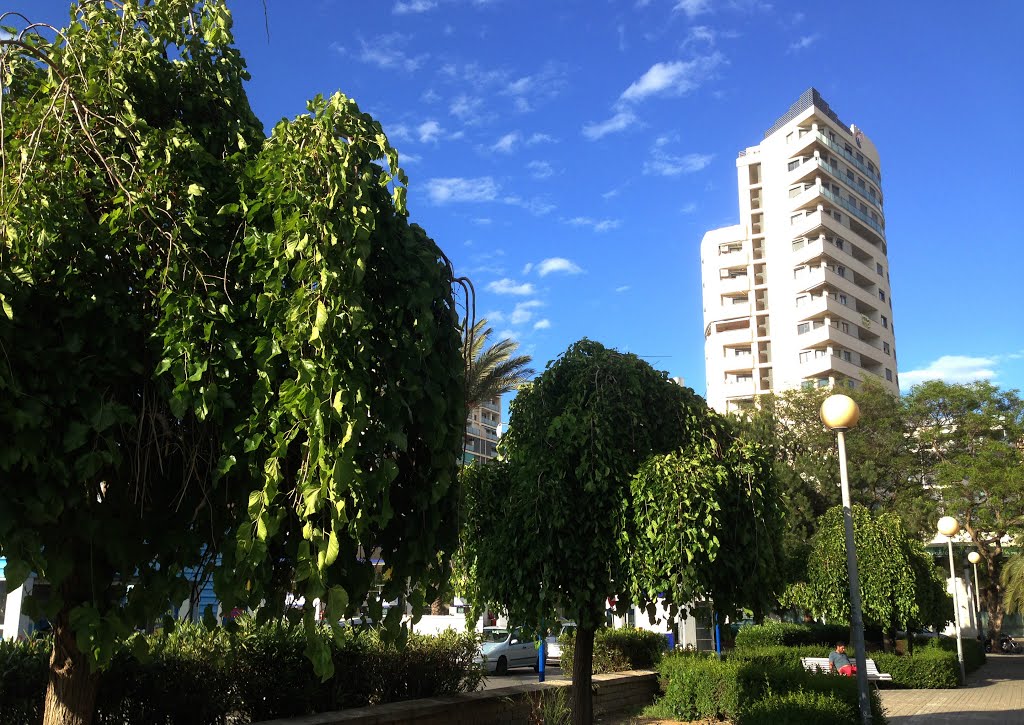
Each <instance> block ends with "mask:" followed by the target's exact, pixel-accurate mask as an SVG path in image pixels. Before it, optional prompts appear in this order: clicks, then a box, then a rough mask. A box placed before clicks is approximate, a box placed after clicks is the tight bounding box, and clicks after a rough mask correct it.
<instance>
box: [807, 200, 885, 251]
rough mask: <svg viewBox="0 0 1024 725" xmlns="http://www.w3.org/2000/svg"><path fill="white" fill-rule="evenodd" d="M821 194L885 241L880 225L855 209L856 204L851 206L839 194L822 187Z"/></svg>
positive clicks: (883, 231) (850, 203)
mask: <svg viewBox="0 0 1024 725" xmlns="http://www.w3.org/2000/svg"><path fill="white" fill-rule="evenodd" d="M821 193H822V194H824V196H825V198H826V199H828V200H829V201H832V202H834V203H836V204H838V205H839V206H841V207H843V208H844V209H846V211H848V212H850V213H851V214H853V215H854V216H855V217H857V218H858V219H859V220H860V221H862V222H864V223H865V224H867V225H868V226H869V227H871V228H872V229H874V230H875V231H876V232H878V235H879V236H880V237H882V239H885V230H884V229H883V228H882V225H881V224H879V223H878V222H876V221H875V220H874V219H872V218H871V217H869V216H868V215H867V214H865V213H864V212H862V211H861V210H860V209H859V208H858V207H857V205H856V204H853V203H852V202H850V201H847V200H846V199H844V198H843V197H841V196H840V195H839V194H834V193H832V191H831V190H830V189H826V188H824V187H822V189H821Z"/></svg>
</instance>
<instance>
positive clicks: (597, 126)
mask: <svg viewBox="0 0 1024 725" xmlns="http://www.w3.org/2000/svg"><path fill="white" fill-rule="evenodd" d="M636 120H637V119H636V116H635V115H634V114H633V113H632V112H631V111H619V112H618V113H616V114H615V115H614V116H612V117H611V118H609V119H608V120H606V121H600V122H598V123H588V124H587V125H586V126H584V127H583V135H584V136H586V137H587V138H588V139H590V140H591V141H596V140H597V139H599V138H602V137H604V136H607V135H608V134H610V133H618V132H619V131H625V130H626V129H627V128H629V127H630V126H632V125H633V124H634V123H636Z"/></svg>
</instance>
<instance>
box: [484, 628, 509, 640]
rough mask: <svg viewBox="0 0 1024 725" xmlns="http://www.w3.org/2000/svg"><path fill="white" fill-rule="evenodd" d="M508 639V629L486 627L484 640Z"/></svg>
mask: <svg viewBox="0 0 1024 725" xmlns="http://www.w3.org/2000/svg"><path fill="white" fill-rule="evenodd" d="M506 639H508V630H507V629H485V630H484V642H504V641H505V640H506Z"/></svg>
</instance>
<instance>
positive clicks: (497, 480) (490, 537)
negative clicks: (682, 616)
mask: <svg viewBox="0 0 1024 725" xmlns="http://www.w3.org/2000/svg"><path fill="white" fill-rule="evenodd" d="M720 441H721V442H720ZM501 445H502V450H503V452H504V459H503V460H501V461H498V462H497V463H494V464H491V465H488V466H482V467H472V468H470V469H467V472H466V489H467V490H466V495H467V501H468V507H467V509H468V513H467V524H468V531H467V533H466V535H465V536H464V544H465V546H466V552H465V553H466V557H465V568H466V569H467V570H469V571H472V572H475V583H474V585H473V589H472V594H473V595H474V597H473V601H474V604H475V606H477V607H479V606H480V604H481V603H482V602H483V601H491V602H501V603H503V604H504V605H506V606H507V608H508V612H509V617H510V619H512V620H513V621H514V622H516V623H517V624H521V625H524V626H526V627H532V628H535V629H537V630H541V629H543V628H545V626H547V625H548V624H550V623H551V621H552V620H553V618H554V614H555V613H556V612H558V611H561V612H562V613H564V614H565V615H566V616H568V617H572V618H574V619H575V620H576V622H577V623H578V625H579V626H578V629H577V634H576V647H575V650H574V658H573V683H574V688H573V692H574V695H573V697H574V703H573V705H574V707H573V711H574V716H575V719H576V722H577V723H589V722H590V721H591V719H592V699H591V691H590V682H591V666H592V656H593V644H594V632H595V630H596V629H597V628H598V627H599V626H601V625H602V624H603V622H604V611H605V600H606V598H607V597H608V596H609V595H612V594H618V595H620V606H625V605H627V604H628V603H629V594H630V593H632V594H633V595H635V596H636V597H637V598H638V601H637V603H638V604H639V605H641V606H646V605H648V604H650V603H651V602H652V599H653V596H656V593H655V594H654V595H653V596H652V595H651V592H653V591H654V587H653V586H651V584H652V583H653V582H654V581H655V579H656V578H657V577H658V576H660V575H661V574H660V573H659V572H660V570H659V571H652V570H651V569H649V568H646V567H643V566H640V567H638V568H637V569H634V564H633V563H631V561H630V557H631V556H633V555H634V554H637V553H639V556H641V557H643V559H644V561H645V562H648V563H650V564H652V565H653V564H656V563H657V562H656V559H657V556H656V553H657V552H656V549H658V550H660V549H665V548H669V549H673V551H675V552H677V553H678V551H679V550H678V549H675V548H673V546H672V545H670V544H668V543H666V542H667V538H666V539H661V538H659V537H660V536H661V533H660V532H659V530H658V529H657V527H658V522H657V520H656V517H655V516H654V514H653V513H651V515H650V516H647V515H645V514H641V515H637V514H638V512H637V505H638V503H637V501H636V500H635V499H634V495H636V494H635V493H634V492H637V493H640V492H642V496H643V497H644V498H643V499H642V502H641V503H639V506H641V507H646V508H647V509H649V508H650V505H649V504H648V501H649V500H657V499H658V498H659V497H658V496H657V495H655V494H653V493H652V491H653V490H654V489H655V488H656V487H657V486H659V485H660V486H661V487H662V488H661V489H660V490H661V491H662V492H663V493H664V494H666V495H668V494H669V492H670V491H673V488H674V486H675V485H677V484H678V485H683V486H685V485H689V486H691V488H692V490H695V491H703V490H704V487H707V486H713V487H714V490H716V491H719V492H720V491H721V489H722V488H725V489H728V488H729V486H728V485H724V486H719V485H715V484H712V483H711V482H710V481H708V478H707V476H704V475H696V474H695V475H694V476H693V477H692V478H691V479H690V480H689V481H681V480H679V479H677V478H673V471H675V470H679V469H682V468H683V467H686V466H689V467H690V470H693V467H694V466H695V465H696V464H695V463H693V461H692V460H691V459H696V460H704V461H706V462H708V463H713V464H715V465H720V466H721V467H722V468H721V470H723V471H724V470H726V467H727V464H728V461H727V459H726V457H725V456H723V453H722V451H725V450H727V449H728V446H729V436H728V432H727V428H726V425H725V421H724V420H722V419H721V418H719V417H718V416H717V415H715V414H714V413H713V412H711V411H710V410H708V408H707V406H706V405H705V403H704V401H703V400H701V399H700V398H699V397H698V396H697V395H696V394H694V392H693V391H692V390H690V389H688V388H684V387H681V386H679V385H676V384H675V383H673V382H672V381H671V380H669V378H668V376H667V375H666V374H665V373H659V372H656V371H655V370H654V369H653V368H651V367H650V365H648V364H647V363H645V362H644V361H642V360H640V359H639V358H638V357H636V356H635V355H629V354H623V353H619V352H616V351H614V350H609V349H607V348H605V347H603V346H602V345H600V344H598V343H596V342H592V341H589V340H582V341H580V342H578V343H575V344H574V345H572V346H571V347H570V348H569V349H568V350H567V351H566V352H565V353H563V354H562V355H561V357H559V358H558V359H557V360H555V361H554V362H552V363H549V364H548V366H547V368H546V369H545V371H544V372H543V373H542V374H541V375H540V376H538V377H537V378H536V379H535V380H534V382H533V383H532V384H531V385H530V386H528V387H527V388H525V389H524V390H522V391H521V392H520V393H519V395H518V396H517V397H516V399H515V400H514V401H513V403H512V413H511V421H510V425H509V432H508V433H507V434H506V435H505V437H504V438H503V439H502V444H501ZM672 451H678V452H679V453H678V455H679V456H680V458H678V459H675V462H674V463H672V462H670V463H666V462H664V461H662V462H653V463H651V464H649V465H650V466H652V468H650V469H647V470H646V472H645V473H644V474H643V475H641V476H640V477H638V478H637V479H634V476H635V474H636V473H637V471H638V470H640V468H641V464H642V463H643V462H644V461H645V460H646V459H647V458H649V457H650V456H652V455H661V454H668V453H670V452H672ZM702 456H703V457H704V458H701V457H702ZM743 458H744V456H743V455H738V457H737V459H736V460H737V462H740V461H742V460H743ZM677 463H678V465H677ZM736 480H737V481H743V480H745V479H743V478H742V477H738V478H737V479H736ZM631 482H633V483H631ZM657 482H660V484H659V483H657ZM685 490H686V489H684V493H680V494H679V496H680V501H681V500H682V496H684V495H685ZM659 505H660V503H659ZM688 505H689V506H692V511H695V512H697V513H696V515H690V513H691V509H687V511H685V512H683V514H682V515H681V516H680V517H679V518H678V519H677V520H676V522H675V523H677V524H678V526H679V527H681V528H682V529H684V530H685V531H686V534H687V538H686V540H685V544H684V549H686V552H688V553H690V554H692V555H693V556H694V557H695V558H697V559H699V560H700V561H702V562H707V561H710V560H711V559H712V558H713V555H714V553H715V552H716V551H717V549H716V547H717V541H715V531H717V529H713V530H712V531H710V532H707V531H704V530H702V528H701V527H702V526H705V525H708V524H709V523H710V522H708V521H706V520H705V519H706V518H707V516H708V515H709V514H710V513H711V510H712V508H713V505H714V504H712V505H709V504H708V503H707V502H706V501H690V502H688ZM718 505H720V506H721V507H722V508H723V510H727V509H728V507H729V503H728V502H721V503H719V504H718ZM712 519H716V520H717V521H716V526H717V525H720V524H721V522H722V520H721V519H719V518H718V517H716V516H715V515H712ZM722 527H723V528H724V525H723V526H722ZM667 536H668V534H666V537H667ZM651 538H654V539H656V540H657V545H652V547H651V548H650V549H649V550H648V549H646V548H642V547H645V546H647V544H648V539H651ZM673 543H677V542H673ZM659 547H660V548H659ZM685 555H686V554H685V553H684V554H680V556H684V557H685ZM672 565H674V566H677V567H680V568H682V567H685V563H683V559H680V560H678V562H672ZM638 572H643V573H644V576H645V577H646V578H645V580H644V581H643V582H637V581H635V580H634V576H635V575H637V574H638ZM665 576H666V577H667V576H671V575H670V574H666V575H665ZM685 576H686V572H684V573H683V575H682V576H681V577H678V578H677V579H676V580H675V581H678V582H682V581H683V578H685ZM699 581H700V582H701V583H702V584H703V583H706V582H708V581H711V580H710V579H709V578H708V577H707V576H706V573H705V572H703V571H701V572H700V578H699ZM683 587H684V585H683V584H682V583H680V590H681V591H685V592H687V593H688V592H689V591H690V590H689V589H684V588H683ZM730 601H731V600H730ZM477 615H479V613H477Z"/></svg>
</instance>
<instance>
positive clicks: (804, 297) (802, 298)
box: [796, 295, 807, 307]
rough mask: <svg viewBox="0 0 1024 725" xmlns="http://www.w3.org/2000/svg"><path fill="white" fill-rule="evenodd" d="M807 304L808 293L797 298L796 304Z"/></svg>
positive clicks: (799, 305)
mask: <svg viewBox="0 0 1024 725" xmlns="http://www.w3.org/2000/svg"><path fill="white" fill-rule="evenodd" d="M805 304H807V295H799V296H798V297H797V298H796V306H797V307H803V306H804V305H805Z"/></svg>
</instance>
